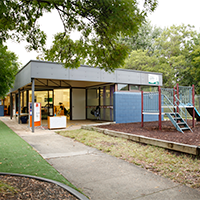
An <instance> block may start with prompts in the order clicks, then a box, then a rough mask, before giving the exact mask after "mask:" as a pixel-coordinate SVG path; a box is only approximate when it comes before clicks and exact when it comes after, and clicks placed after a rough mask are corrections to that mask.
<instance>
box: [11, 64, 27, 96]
mask: <svg viewBox="0 0 200 200" xmlns="http://www.w3.org/2000/svg"><path fill="white" fill-rule="evenodd" d="M29 83H31V63H29V64H27V66H26V67H24V68H23V69H22V70H21V71H20V72H18V74H17V75H16V77H15V83H14V86H13V88H12V89H11V90H10V92H13V91H15V90H18V89H19V88H21V87H24V86H25V85H27V84H29Z"/></svg>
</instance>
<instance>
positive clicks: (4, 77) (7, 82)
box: [0, 44, 19, 98]
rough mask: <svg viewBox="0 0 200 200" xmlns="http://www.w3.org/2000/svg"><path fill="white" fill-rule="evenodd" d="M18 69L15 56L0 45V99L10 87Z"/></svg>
mask: <svg viewBox="0 0 200 200" xmlns="http://www.w3.org/2000/svg"><path fill="white" fill-rule="evenodd" d="M18 67H19V64H18V62H17V57H16V55H15V54H14V53H12V52H10V51H8V50H7V47H6V46H3V45H1V44H0V98H3V97H4V96H5V95H6V93H8V92H9V89H10V88H11V87H12V84H13V82H14V79H15V75H16V73H17V71H18Z"/></svg>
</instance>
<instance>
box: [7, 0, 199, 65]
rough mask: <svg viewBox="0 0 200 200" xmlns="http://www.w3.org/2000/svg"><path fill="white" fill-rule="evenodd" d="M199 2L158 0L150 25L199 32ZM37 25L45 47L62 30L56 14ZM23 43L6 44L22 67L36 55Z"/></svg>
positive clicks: (41, 20) (46, 16) (48, 15)
mask: <svg viewBox="0 0 200 200" xmlns="http://www.w3.org/2000/svg"><path fill="white" fill-rule="evenodd" d="M199 9H200V0H158V6H157V8H156V10H155V11H154V12H153V13H152V14H150V15H149V17H148V18H149V20H150V21H151V23H152V25H156V26H158V27H161V28H164V27H169V26H171V25H173V24H175V25H181V24H186V25H187V24H190V25H194V26H195V29H196V30H197V31H198V32H200V11H199ZM39 24H40V25H41V29H42V30H44V31H45V33H47V47H50V46H51V42H52V39H53V35H54V34H56V33H58V32H61V31H62V30H63V27H62V23H61V20H60V19H59V16H58V14H57V12H56V11H55V12H53V13H48V14H45V16H44V17H43V18H42V19H40V21H39ZM71 37H72V39H76V38H77V37H78V34H76V33H74V34H72V36H71ZM26 45H27V44H26V43H25V42H21V43H20V44H19V43H14V42H12V41H8V42H7V46H8V49H9V50H10V51H13V52H15V54H16V55H17V56H18V61H19V62H20V63H21V65H22V66H24V65H25V64H27V63H28V62H29V61H30V60H35V59H36V57H37V55H38V53H37V52H35V51H31V52H28V51H27V50H26V49H25V46H26Z"/></svg>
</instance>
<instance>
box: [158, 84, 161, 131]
mask: <svg viewBox="0 0 200 200" xmlns="http://www.w3.org/2000/svg"><path fill="white" fill-rule="evenodd" d="M158 98H159V99H158V101H159V104H158V106H159V120H158V121H159V122H158V123H159V124H158V125H159V130H161V129H162V110H161V109H162V106H161V104H162V102H161V89H160V86H158Z"/></svg>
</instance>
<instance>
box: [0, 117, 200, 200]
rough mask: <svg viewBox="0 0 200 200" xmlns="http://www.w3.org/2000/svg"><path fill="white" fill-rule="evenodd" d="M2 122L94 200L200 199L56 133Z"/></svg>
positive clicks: (195, 193) (183, 188)
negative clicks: (31, 129)
mask: <svg viewBox="0 0 200 200" xmlns="http://www.w3.org/2000/svg"><path fill="white" fill-rule="evenodd" d="M0 120H2V121H3V122H4V123H6V124H7V125H8V126H9V127H10V128H11V129H12V130H13V131H15V132H16V133H17V134H18V135H19V136H20V137H21V138H23V139H24V140H25V141H26V142H28V143H29V144H30V145H31V146H32V147H33V148H35V149H36V150H37V151H38V153H40V154H41V155H42V156H43V157H44V158H45V159H46V160H47V162H49V163H50V164H51V165H52V166H53V167H54V168H55V169H57V170H58V171H59V172H60V173H61V174H62V175H63V176H64V177H65V178H66V179H68V180H69V181H70V182H71V183H73V184H74V185H75V186H76V187H78V188H80V189H81V190H82V191H83V192H84V193H85V194H86V195H88V196H89V197H90V198H91V199H93V200H121V199H126V200H131V199H141V200H151V199H152V200H155V199H159V200H161V199H162V200H163V199H166V200H169V199H173V200H194V199H196V200H197V199H198V200H199V199H200V192H199V191H197V190H195V189H191V188H189V187H186V186H183V185H180V184H177V183H174V182H172V181H170V180H168V179H165V178H162V177H160V176H157V175H155V174H153V173H151V172H148V171H146V170H144V169H142V168H140V167H137V166H135V165H133V164H130V163H128V162H125V161H123V160H121V159H117V158H115V157H112V156H109V155H107V154H104V153H102V152H100V151H98V150H96V149H94V148H91V147H88V146H85V145H83V144H81V143H79V142H76V141H74V140H72V139H69V138H65V137H62V136H60V135H57V134H56V133H55V132H54V131H50V130H40V129H36V130H35V133H32V132H31V131H30V130H29V129H27V125H18V124H17V123H16V122H15V121H14V120H10V119H9V118H5V117H4V118H0ZM71 128H75V127H71ZM76 128H78V126H77V127H76Z"/></svg>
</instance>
